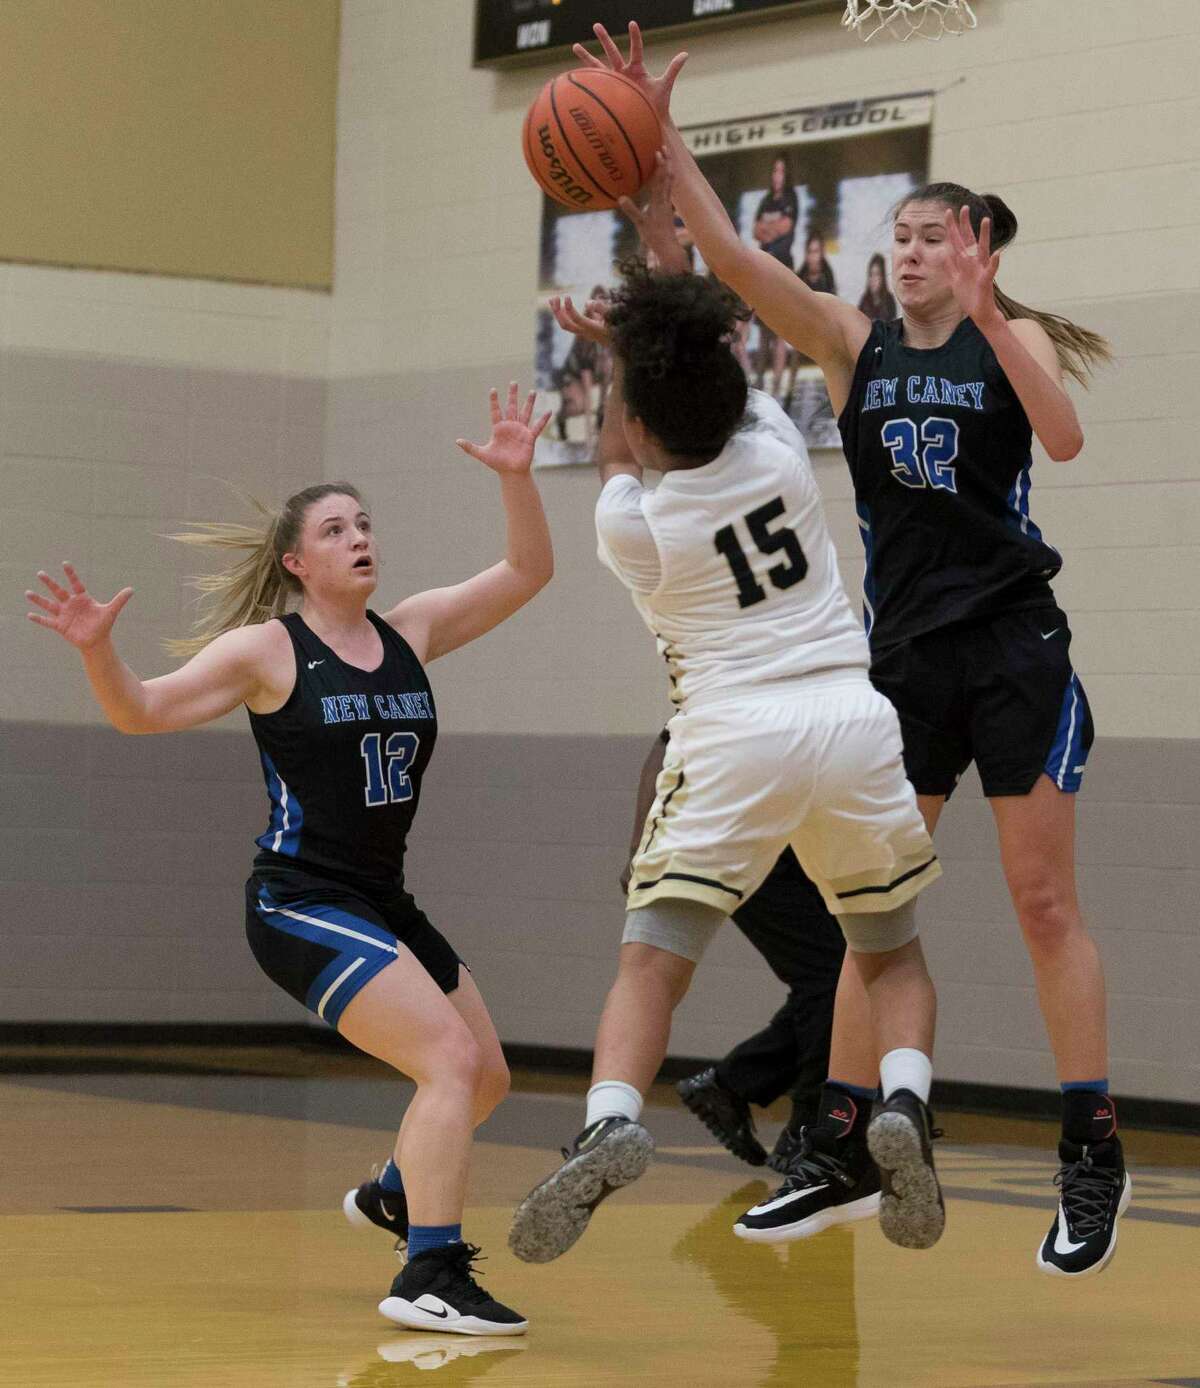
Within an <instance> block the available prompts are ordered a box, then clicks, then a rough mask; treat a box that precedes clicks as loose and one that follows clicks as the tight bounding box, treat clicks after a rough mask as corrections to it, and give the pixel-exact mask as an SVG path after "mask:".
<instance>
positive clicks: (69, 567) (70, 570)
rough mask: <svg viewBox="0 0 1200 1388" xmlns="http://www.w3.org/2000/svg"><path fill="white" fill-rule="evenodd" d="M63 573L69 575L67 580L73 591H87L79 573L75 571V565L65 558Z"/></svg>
mask: <svg viewBox="0 0 1200 1388" xmlns="http://www.w3.org/2000/svg"><path fill="white" fill-rule="evenodd" d="M63 573H65V574H66V576H67V582H68V583H69V584H70V585H71V592H72V593H86V592H87V589H86V588H85V587H84V586H83V584H82V583H81V582H80V579H79V575H78V574H77V573H76V572H75V565H74V564H71V563H68V562H67V560H65V559H64V560H63Z"/></svg>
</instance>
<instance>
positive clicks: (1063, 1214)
mask: <svg viewBox="0 0 1200 1388" xmlns="http://www.w3.org/2000/svg"><path fill="white" fill-rule="evenodd" d="M1058 1157H1059V1160H1060V1161H1061V1162H1062V1166H1061V1167H1060V1168H1059V1171H1058V1175H1057V1176H1055V1178H1054V1184H1055V1185H1056V1186H1057V1187H1058V1189H1059V1201H1058V1212H1057V1213H1056V1214H1055V1216H1054V1223H1053V1224H1052V1225H1051V1226H1050V1232H1049V1233H1048V1234H1047V1235H1046V1238H1045V1241H1044V1242H1043V1244H1042V1246H1041V1248H1039V1249H1038V1255H1037V1265H1038V1267H1039V1268H1040V1269H1041V1270H1042V1272H1045V1273H1048V1274H1049V1275H1050V1276H1051V1277H1092V1276H1094V1275H1095V1274H1096V1273H1098V1272H1103V1271H1104V1269H1105V1268H1106V1267H1107V1266H1108V1264H1109V1261H1110V1259H1111V1258H1112V1255H1113V1254H1114V1253H1115V1252H1116V1250H1117V1221H1118V1220H1119V1219H1120V1218H1121V1216H1122V1215H1123V1214H1124V1213H1125V1211H1126V1209H1128V1207H1129V1201H1130V1198H1131V1196H1132V1194H1133V1183H1132V1182H1131V1181H1130V1179H1129V1173H1128V1172H1127V1171H1126V1170H1125V1161H1124V1158H1123V1156H1122V1153H1121V1144H1120V1141H1119V1140H1118V1139H1115V1138H1114V1139H1113V1140H1111V1141H1109V1142H1098V1143H1095V1144H1094V1145H1092V1146H1087V1145H1081V1144H1078V1143H1074V1142H1068V1141H1067V1140H1066V1139H1065V1138H1064V1139H1063V1140H1062V1141H1061V1142H1060V1143H1059V1144H1058Z"/></svg>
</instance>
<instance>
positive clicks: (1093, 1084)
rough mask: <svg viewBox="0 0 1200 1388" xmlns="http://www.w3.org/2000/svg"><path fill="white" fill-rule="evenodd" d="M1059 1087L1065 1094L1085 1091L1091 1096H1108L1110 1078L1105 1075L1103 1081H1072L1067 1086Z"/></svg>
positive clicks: (1061, 1085)
mask: <svg viewBox="0 0 1200 1388" xmlns="http://www.w3.org/2000/svg"><path fill="white" fill-rule="evenodd" d="M1058 1087H1059V1089H1061V1090H1062V1092H1063V1093H1064V1094H1078V1093H1079V1092H1080V1091H1083V1090H1086V1091H1088V1092H1089V1093H1091V1094H1107V1093H1108V1076H1107V1075H1105V1077H1104V1078H1103V1079H1102V1080H1070V1081H1069V1082H1068V1083H1067V1084H1060V1085H1059V1086H1058Z"/></svg>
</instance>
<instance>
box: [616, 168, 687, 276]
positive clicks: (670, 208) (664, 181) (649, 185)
mask: <svg viewBox="0 0 1200 1388" xmlns="http://www.w3.org/2000/svg"><path fill="white" fill-rule="evenodd" d="M641 198H642V202H641V205H640V206H639V205H638V203H636V202H634V201H633V199H632V198H621V199H620V200H619V201H618V203H617V206H618V207H619V208H620V209H621V211H622V212H624V214H625V215H626V217H628V218H629V220H630V221H631V222H632V223H633V227H634V230H635V231H636V232H637V234H638V239H639V240H640V241H641V243H642V247H643V248H644V250H645V251H646V253H647V255H648V256H650V257H652V258H653V263H654V264H657V265H658V266H659V267H660V268H661V269H665V270H667V271H681V270H682V271H686V270H688V269H690V263H689V261H688V254H687V251H686V250H685V249H684V247H683V245H682V244H681V243H680V239H679V232H678V230H677V229H676V226H675V208H674V205H673V204H672V202H671V165H670V162H669V160H668V157H667V153H666V151H665V150H661V149H660V150H658V151H657V153H656V154H655V156H654V172H653V173H652V174H651V175H650V177H649V178H648V179H647V180H646V182H645V183H644V184H643V185H642V190H641ZM685 234H686V233H685Z"/></svg>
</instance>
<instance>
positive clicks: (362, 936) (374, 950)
mask: <svg viewBox="0 0 1200 1388" xmlns="http://www.w3.org/2000/svg"><path fill="white" fill-rule="evenodd" d="M257 910H258V916H259V919H260V920H262V921H263V922H265V924H267V925H269V926H271V927H272V928H273V929H275V930H282V931H283V932H284V933H285V934H287V935H295V936H298V937H299V938H300V939H302V940H309V941H312V942H313V943H314V944H318V945H324V946H325V948H326V949H333V950H337V954H336V956H335V957H334V958H333V959H332V960H331V961H330V963H328V964H327V965H326V966H325V968H324V969H322V970H321V972H320V973H319V974H318V975H317V976H316V978H315V979H313V982H312V986H311V987H310V988H309V990H308V994H307V996H306V998H305V1005H306V1006H307V1007H308V1008H309V1009H310V1011H313V1012H315V1013H316V1014H317V1016H318V1017H320V1018H321V1019H322V1020H323V1021H326V1022H328V1023H329V1024H330V1025H331V1026H337V1023H338V1018H339V1017H340V1016H341V1015H342V1012H343V1010H344V1009H345V1007H346V1005H347V1003H349V1001H350V999H351V998H353V997H354V995H355V994H356V993H357V992H358V991H359V989H360V988H362V986H363V985H364V984H365V983H367V982H369V981H370V980H371V979H372V978H374V977H375V975H376V974H377V973H378V972H379V970H380V969H382V968H386V967H387V965H388V964H390V963H391V962H392V960H393V959H395V958H396V957H397V955H398V953H399V951H398V950H397V948H396V937H395V936H394V935H393V934H392V933H391V932H390V931H388V930H385V929H383V927H382V926H378V925H375V924H374V923H373V922H372V921H369V920H364V919H363V918H362V917H361V916H356V915H353V914H352V913H351V912H349V911H343V910H342V909H341V908H340V907H338V906H330V905H327V904H325V903H315V904H314V903H309V902H303V901H302V902H298V903H292V904H290V905H286V906H285V905H283V904H281V903H280V902H277V901H276V900H275V899H274V898H273V897H272V896H271V894H270V892H269V891H267V889H266V888H265V887H263V888H261V889H260V890H259V894H258V906H257Z"/></svg>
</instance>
